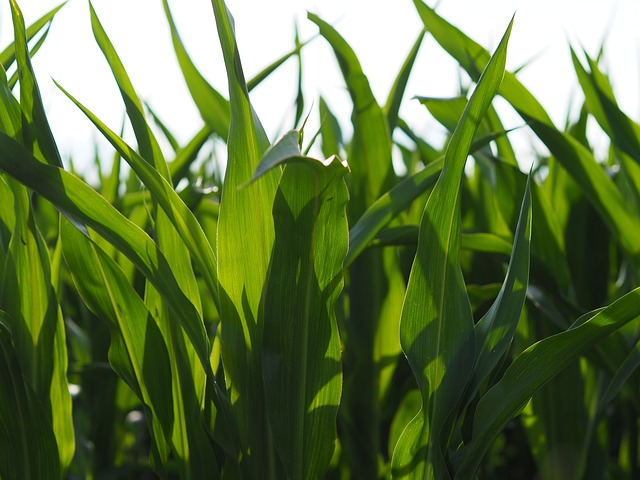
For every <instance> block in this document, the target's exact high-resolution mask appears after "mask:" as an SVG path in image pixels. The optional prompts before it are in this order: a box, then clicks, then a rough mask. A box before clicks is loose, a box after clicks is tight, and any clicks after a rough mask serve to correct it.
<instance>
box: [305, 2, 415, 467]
mask: <svg viewBox="0 0 640 480" xmlns="http://www.w3.org/2000/svg"><path fill="white" fill-rule="evenodd" d="M308 18H309V19H310V20H311V21H312V22H313V23H315V24H316V25H317V26H318V28H319V30H320V35H322V36H323V37H324V38H325V40H327V42H328V43H329V44H330V45H331V47H332V49H333V51H334V54H335V56H336V58H337V60H338V64H339V66H340V69H341V71H342V75H343V77H344V81H345V83H346V86H347V89H348V90H349V94H350V96H351V100H352V102H353V111H352V115H351V122H352V124H353V137H352V139H351V143H350V145H349V148H348V154H347V158H348V161H349V166H350V168H351V174H350V176H349V178H348V182H349V192H350V194H351V200H350V202H349V205H348V214H349V219H350V222H351V223H353V222H355V221H356V220H357V219H358V218H360V216H361V215H362V214H363V213H364V212H365V210H366V208H367V207H368V206H369V205H370V204H371V203H373V202H374V201H375V200H376V199H377V198H378V197H380V195H382V194H383V193H384V192H386V191H387V190H388V189H389V188H390V187H391V185H392V184H393V181H394V179H395V173H394V171H393V166H392V163H391V148H392V143H391V135H390V130H389V126H388V124H387V117H386V114H385V112H384V110H383V109H382V108H381V107H380V105H379V104H378V102H377V100H376V98H375V97H374V95H373V92H372V90H371V87H370V85H369V80H368V79H367V77H366V75H365V74H364V72H363V71H362V67H361V65H360V61H359V60H358V58H357V56H356V54H355V52H354V51H353V49H352V48H351V46H350V45H349V44H348V43H347V42H346V41H345V39H344V38H343V37H342V36H341V35H340V34H339V33H338V32H337V31H336V30H335V29H334V28H333V27H332V26H331V25H329V24H328V23H327V22H325V21H323V20H322V19H320V18H319V17H318V16H317V15H314V14H311V13H309V14H308ZM358 260H359V261H356V262H354V263H353V264H352V265H351V267H350V272H349V285H348V295H349V311H350V321H349V322H348V324H347V325H346V329H347V332H346V334H345V352H347V354H346V355H345V358H344V362H345V371H349V372H350V373H349V374H348V375H345V382H344V383H345V386H344V396H343V401H342V409H341V426H342V430H343V432H344V435H343V436H344V442H343V448H344V451H345V456H346V457H347V458H348V463H349V464H350V466H351V467H352V469H353V475H354V476H356V477H359V478H376V477H377V476H378V458H377V453H376V452H378V451H380V446H381V440H380V433H379V432H380V428H379V422H380V408H379V399H380V398H381V397H383V396H384V394H385V393H386V389H387V386H388V384H389V380H390V378H391V376H392V374H393V370H394V368H395V362H396V359H397V358H398V357H399V355H400V343H399V341H398V336H397V335H396V332H397V331H398V322H399V318H400V309H401V308H402V297H403V295H404V290H405V281H404V277H403V275H402V272H401V271H400V267H399V264H398V259H397V256H396V253H395V252H394V251H393V249H385V250H382V251H371V252H367V253H366V254H364V255H363V256H361V257H360V258H359V259H358Z"/></svg>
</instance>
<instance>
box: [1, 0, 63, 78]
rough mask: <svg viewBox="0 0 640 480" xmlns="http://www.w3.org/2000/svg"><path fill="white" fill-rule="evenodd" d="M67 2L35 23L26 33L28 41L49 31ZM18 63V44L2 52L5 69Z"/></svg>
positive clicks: (12, 44)
mask: <svg viewBox="0 0 640 480" xmlns="http://www.w3.org/2000/svg"><path fill="white" fill-rule="evenodd" d="M66 3H67V2H66V1H65V2H62V3H61V4H60V5H58V6H57V7H55V8H53V9H51V10H50V11H48V12H47V13H45V14H44V15H43V16H42V17H40V18H39V19H38V20H36V21H35V22H33V23H32V24H31V25H30V26H29V27H28V28H27V29H26V31H25V34H26V41H27V42H29V41H31V39H32V38H34V37H35V36H36V35H37V34H38V33H39V32H40V31H42V29H43V28H46V29H47V30H48V29H49V27H50V26H51V22H52V21H53V17H55V15H56V13H58V11H59V10H60V9H61V8H62V7H64V6H65V4H66ZM15 61H16V44H15V42H14V43H11V44H10V45H9V46H7V47H6V48H5V49H4V50H3V51H2V52H0V63H1V64H2V66H3V67H4V69H5V70H9V69H10V68H11V66H12V65H13V63H14V62H15Z"/></svg>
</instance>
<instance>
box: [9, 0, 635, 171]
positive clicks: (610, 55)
mask: <svg viewBox="0 0 640 480" xmlns="http://www.w3.org/2000/svg"><path fill="white" fill-rule="evenodd" d="M19 3H20V6H21V8H22V10H23V14H24V16H25V20H26V22H27V25H29V24H31V23H32V22H33V21H35V20H36V19H37V18H39V17H40V16H41V15H42V14H43V13H45V12H46V11H48V10H50V9H51V8H53V7H54V6H56V5H57V4H58V2H57V1H52V0H38V1H37V2H34V1H27V0H22V1H21V2H19ZM427 3H428V4H429V5H431V6H433V4H434V2H433V1H429V0H428V2H427ZM93 4H94V7H95V9H96V11H97V13H98V16H99V17H100V20H101V22H102V24H103V26H104V28H105V30H106V31H107V33H108V35H109V36H110V38H111V40H112V41H113V43H114V45H115V47H116V49H117V51H118V52H119V55H120V57H121V59H122V61H123V63H124V65H125V67H126V69H127V71H128V73H129V75H130V77H131V79H132V81H133V84H134V86H135V88H136V89H137V91H138V93H139V95H140V96H141V97H142V98H143V99H144V100H146V101H147V102H149V104H150V105H151V106H152V108H153V109H154V110H155V112H156V113H157V114H158V115H159V117H160V118H161V119H162V120H163V121H164V122H165V123H166V124H168V126H169V127H170V128H171V129H172V130H173V131H174V133H175V135H176V136H177V138H178V139H179V140H180V141H181V142H183V143H184V142H186V141H188V139H189V138H190V137H191V136H192V135H193V134H195V132H196V131H197V130H198V129H199V128H200V127H201V125H202V120H201V119H200V117H199V114H198V112H197V110H196V108H195V107H194V105H193V102H192V101H191V99H190V97H189V94H188V91H187V88H186V86H185V84H184V81H183V80H182V77H181V73H180V69H179V67H178V64H177V61H176V59H175V55H174V53H173V48H172V45H171V38H170V33H169V28H168V25H167V22H166V20H165V17H164V13H163V9H162V2H161V1H160V0H94V2H93ZM227 5H228V7H229V9H230V10H231V12H232V13H233V15H234V17H235V21H236V34H237V38H238V44H239V48H240V54H241V58H242V61H243V65H244V69H245V73H246V76H247V78H250V77H251V76H253V75H254V74H255V73H257V72H259V71H260V70H262V68H263V67H265V66H266V65H268V64H269V63H271V62H272V61H273V60H275V59H276V58H278V57H279V56H281V55H282V54H284V53H285V52H287V51H289V50H291V49H292V47H293V38H294V33H293V31H294V28H293V27H294V24H295V23H297V25H298V27H299V31H300V32H301V38H302V39H307V38H309V37H311V36H313V35H314V34H315V33H316V32H317V29H316V27H315V25H314V24H312V23H311V22H310V21H308V20H307V19H306V11H307V10H308V11H312V12H314V13H317V14H319V15H320V16H321V18H323V19H324V20H326V21H328V22H330V23H331V24H333V25H334V26H335V27H336V28H337V29H338V31H339V32H340V33H341V34H342V35H343V36H344V37H345V38H346V39H347V41H348V42H349V43H350V44H351V46H352V47H353V48H354V50H355V52H356V54H357V55H358V57H359V58H360V61H361V63H362V66H363V69H364V71H365V73H366V74H367V75H368V77H369V80H370V83H371V86H372V88H373V91H374V94H375V95H376V97H377V98H378V101H379V103H381V104H384V103H385V101H386V96H387V94H388V91H389V89H390V87H391V84H392V83H393V80H394V78H395V76H396V74H397V72H398V70H399V68H400V66H401V65H402V63H403V61H404V59H405V57H406V55H407V53H408V52H409V50H410V48H411V46H412V44H413V42H414V41H415V39H416V38H417V36H418V34H419V32H420V30H421V27H422V23H421V20H420V18H419V16H418V14H417V12H416V10H415V7H414V5H413V2H412V1H410V0H394V1H390V0H340V1H338V0H315V1H312V0H306V1H301V0H269V1H266V0H228V1H227ZM170 6H171V9H172V11H173V14H174V18H175V20H176V23H177V25H178V29H179V30H180V34H181V36H182V39H183V41H184V43H185V45H186V47H187V49H188V51H189V52H190V54H191V56H192V58H193V59H194V61H195V63H196V64H197V66H198V67H199V68H200V70H201V72H202V73H203V74H204V75H205V77H206V78H207V79H208V80H209V82H210V83H211V84H212V85H213V86H214V87H215V88H217V89H218V90H219V91H221V92H222V93H226V91H227V86H226V78H225V73H224V65H223V62H222V55H221V51H220V48H219V46H218V43H217V37H216V30H215V21H214V16H213V11H212V8H211V4H210V2H209V0H173V1H170ZM438 12H439V13H440V14H441V15H442V16H444V17H445V18H446V19H448V20H449V21H450V22H451V23H453V24H454V25H456V26H457V27H459V28H460V29H461V30H462V31H463V32H465V33H466V34H467V35H469V36H471V37H472V38H474V39H475V40H476V41H478V42H479V43H481V44H482V45H484V46H486V47H488V48H490V49H493V48H495V46H496V45H497V43H498V41H499V40H500V38H501V36H502V33H503V31H504V29H505V28H506V26H507V24H508V22H509V20H510V19H511V16H512V15H513V14H514V12H515V13H516V21H515V26H514V30H513V33H512V36H511V41H510V46H509V56H508V62H507V67H508V68H509V69H514V68H518V67H520V66H522V65H523V64H525V63H527V62H530V65H528V66H527V67H526V68H525V69H524V70H523V71H522V73H521V74H520V75H519V78H520V79H521V81H522V82H523V83H524V84H525V85H526V86H527V87H528V88H529V89H530V90H531V91H532V92H533V94H534V95H535V96H536V97H538V99H539V100H540V101H541V102H542V104H543V105H544V106H545V108H547V109H548V111H549V113H550V114H551V117H552V118H553V120H554V121H555V122H556V124H557V125H559V126H562V125H563V124H564V122H565V120H566V118H567V115H568V113H569V111H568V110H569V109H572V110H571V111H572V112H575V111H576V109H577V108H579V106H580V101H581V98H582V97H581V95H580V94H579V89H578V86H577V81H576V79H575V74H574V72H573V69H572V64H571V59H570V55H569V45H573V46H574V48H577V49H580V48H582V47H584V48H585V49H586V50H587V52H588V53H589V54H590V55H591V56H595V55H596V54H597V52H598V49H599V47H600V45H601V43H602V41H603V39H605V38H606V49H605V57H604V65H605V68H606V70H607V71H609V73H610V75H611V78H612V80H613V84H614V88H615V91H616V95H617V97H618V99H619V102H620V104H621V106H622V108H623V110H625V111H626V112H627V113H628V114H629V115H631V116H632V117H633V118H636V119H637V118H638V117H639V115H638V114H639V112H640V99H639V93H640V78H639V75H640V62H639V61H638V59H639V56H640V30H638V28H637V27H638V21H639V20H640V1H638V0H618V1H611V2H609V1H600V0H537V1H531V0H528V1H527V0H520V1H517V0H511V1H509V0H485V1H483V2H478V1H475V0H443V1H441V2H440V5H439V7H438ZM12 36H13V33H12V28H11V17H10V10H9V2H8V1H2V2H1V3H0V46H1V47H4V46H6V45H7V44H8V43H9V42H10V41H11V40H12ZM304 59H305V60H306V61H305V64H304V88H305V92H306V99H307V102H308V103H307V106H306V108H307V111H309V109H310V108H311V102H312V101H314V100H315V101H316V102H317V98H318V95H319V94H322V95H323V96H324V97H325V99H327V100H328V103H329V105H330V107H331V108H332V109H333V110H334V111H335V112H336V113H337V114H338V116H339V118H340V120H341V121H342V123H343V125H344V126H345V133H347V134H349V131H350V127H349V115H350V112H351V103H350V100H349V96H348V94H347V92H346V90H345V87H344V83H343V81H342V78H341V76H340V73H339V70H338V67H337V64H336V61H335V58H334V57H333V53H332V51H331V50H330V48H329V46H328V44H327V43H326V42H325V41H324V40H323V39H322V38H318V39H316V40H315V41H314V42H312V43H311V44H310V45H309V46H307V47H306V48H305V50H304ZM34 68H35V69H36V73H37V76H38V80H39V84H40V89H41V93H42V95H43V98H44V101H45V107H46V109H47V112H48V115H49V120H50V123H51V125H52V129H53V131H54V135H55V137H56V139H57V141H58V144H59V147H60V149H61V152H62V155H63V157H64V158H68V157H72V158H73V159H74V162H75V163H76V165H79V166H80V167H81V169H82V167H83V166H85V168H88V167H87V165H89V163H88V161H90V159H91V158H92V157H93V149H94V145H95V143H96V142H98V144H99V145H100V149H101V151H102V150H103V149H105V148H106V143H105V142H104V141H103V140H102V139H101V138H99V134H97V133H96V132H95V130H94V128H93V126H92V125H91V124H90V122H89V121H88V120H86V118H85V117H84V115H83V114H82V113H81V112H80V111H79V110H78V109H77V108H76V107H75V106H73V105H72V104H71V102H70V101H69V100H68V99H67V98H66V97H65V96H64V95H63V94H62V93H61V92H59V91H58V90H57V88H56V87H55V85H53V82H52V80H51V79H52V78H53V79H55V80H56V81H58V82H59V83H60V84H61V85H63V86H64V87H65V88H66V89H67V90H68V91H70V92H71V93H72V94H73V95H74V96H75V97H76V98H78V99H79V100H80V101H81V102H83V103H84V104H85V105H87V106H88V107H89V108H90V109H91V110H93V112H94V113H96V114H97V115H98V117H99V118H101V119H102V120H103V121H105V122H106V123H107V125H109V126H110V127H111V128H112V129H114V130H118V129H119V126H120V124H121V122H122V117H123V110H124V109H123V105H122V101H121V99H120V96H119V93H118V91H117V88H116V85H115V82H114V80H113V78H112V76H111V73H110V71H109V70H108V66H107V63H106V61H105V60H104V58H103V56H102V54H101V52H100V51H99V49H98V47H97V45H96V43H95V41H94V39H93V36H92V33H91V28H90V22H89V12H88V5H87V2H86V1H84V0H70V1H69V3H68V4H67V5H66V6H65V7H64V8H63V9H62V11H60V12H59V13H58V15H57V17H56V19H55V20H54V23H53V27H52V29H51V31H50V33H49V37H48V38H47V40H46V42H45V46H44V47H43V48H42V49H41V50H40V52H38V54H37V55H36V57H35V59H34ZM296 71H297V66H296V64H295V60H294V61H290V62H289V63H288V64H286V65H285V66H284V67H283V68H281V69H280V70H278V71H277V73H276V74H274V75H273V77H272V78H269V79H268V80H267V81H265V82H264V83H263V84H262V85H260V86H259V87H258V88H257V89H255V90H254V92H253V93H252V100H253V102H254V106H255V108H256V110H257V112H258V115H259V116H260V118H261V120H262V121H263V123H264V124H265V127H266V129H267V132H268V134H269V135H270V136H271V139H272V140H275V138H274V137H275V136H276V135H278V134H279V133H282V132H283V131H286V130H287V129H289V128H291V127H292V125H291V124H290V122H291V121H292V119H293V99H294V98H295V94H296V90H295V88H296V87H295V82H296ZM458 75H459V72H458V69H457V68H456V64H455V62H454V61H453V60H452V59H451V58H449V57H448V56H447V55H446V54H445V53H444V52H443V51H442V50H441V49H440V47H439V46H438V45H437V44H436V43H435V42H434V41H433V40H432V39H431V38H429V37H427V38H426V39H425V41H424V43H423V46H422V49H421V54H420V56H419V58H418V61H417V64H416V67H415V69H414V72H413V74H412V77H411V81H410V83H409V86H408V89H407V98H408V99H410V98H411V97H413V96H414V95H425V96H431V97H438V96H441V97H444V96H453V95H455V94H456V93H457V92H458V84H459V77H458ZM401 115H402V116H403V118H405V119H406V120H407V121H408V122H409V123H410V124H411V125H412V126H413V127H414V128H415V129H416V130H417V131H418V132H420V133H423V134H424V135H426V136H427V137H428V138H431V139H434V141H437V139H438V138H442V133H443V132H442V128H441V127H440V126H439V125H438V124H436V123H435V122H434V121H433V120H431V119H430V117H429V115H428V113H427V112H426V109H424V107H422V106H420V104H419V103H418V102H417V101H405V104H404V107H403V110H402V111H401ZM316 117H317V113H316V111H315V110H314V111H313V113H312V117H311V122H310V125H309V128H310V129H311V130H312V131H313V130H314V129H315V128H317V125H318V121H317V118H316ZM507 117H508V118H507V122H506V123H507V124H508V123H509V121H512V122H513V125H519V124H521V121H519V120H518V119H517V117H515V116H511V120H509V115H508V113H507ZM507 126H510V125H507ZM591 128H593V126H592V127H591ZM520 135H525V136H526V135H528V134H526V133H520ZM127 138H128V140H131V135H129V136H128V137H127ZM520 140H521V141H522V140H523V139H522V138H520ZM516 141H517V140H516ZM521 145H523V146H524V148H525V149H529V151H528V152H527V151H524V152H523V153H522V156H523V159H522V161H523V163H524V164H527V162H528V159H527V158H526V157H527V156H529V157H531V158H532V157H533V155H532V154H533V152H532V151H531V149H532V147H531V146H530V145H531V143H529V142H525V141H522V143H521ZM534 145H535V144H534ZM537 148H540V149H541V150H542V151H544V149H543V148H542V147H537Z"/></svg>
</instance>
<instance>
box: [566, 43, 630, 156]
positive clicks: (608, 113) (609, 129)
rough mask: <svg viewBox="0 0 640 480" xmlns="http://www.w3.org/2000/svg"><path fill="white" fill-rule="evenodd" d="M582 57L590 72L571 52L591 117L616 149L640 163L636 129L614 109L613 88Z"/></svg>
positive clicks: (591, 61)
mask: <svg viewBox="0 0 640 480" xmlns="http://www.w3.org/2000/svg"><path fill="white" fill-rule="evenodd" d="M585 56H586V58H587V62H588V63H589V68H590V70H591V71H590V72H588V71H587V70H586V68H585V67H584V66H583V65H582V64H581V63H580V60H579V59H578V56H577V55H576V53H575V52H574V51H573V49H571V59H572V60H573V66H574V68H575V71H576V74H577V76H578V81H579V82H580V86H581V87H582V91H583V92H584V96H585V102H586V105H587V108H588V109H589V111H590V112H591V114H592V115H593V116H594V117H595V119H596V121H597V122H598V124H599V125H600V126H601V127H602V129H603V130H604V131H605V133H606V134H607V135H608V136H609V138H611V140H612V141H613V143H614V144H616V145H617V147H618V148H619V149H620V150H622V151H623V152H625V153H626V154H627V155H629V156H630V157H631V158H633V159H634V160H635V161H636V162H637V163H639V164H640V127H639V126H638V125H637V124H636V123H635V122H634V121H633V120H631V119H630V118H629V117H628V116H627V115H626V114H625V113H624V112H623V111H622V110H620V107H619V106H618V103H617V101H616V98H615V96H614V94H613V88H612V87H611V84H610V83H609V80H608V79H607V77H606V76H605V75H604V74H603V73H602V72H601V71H600V69H599V68H598V64H597V62H596V61H594V60H593V59H592V58H590V57H589V56H588V55H587V54H586V52H585Z"/></svg>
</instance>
